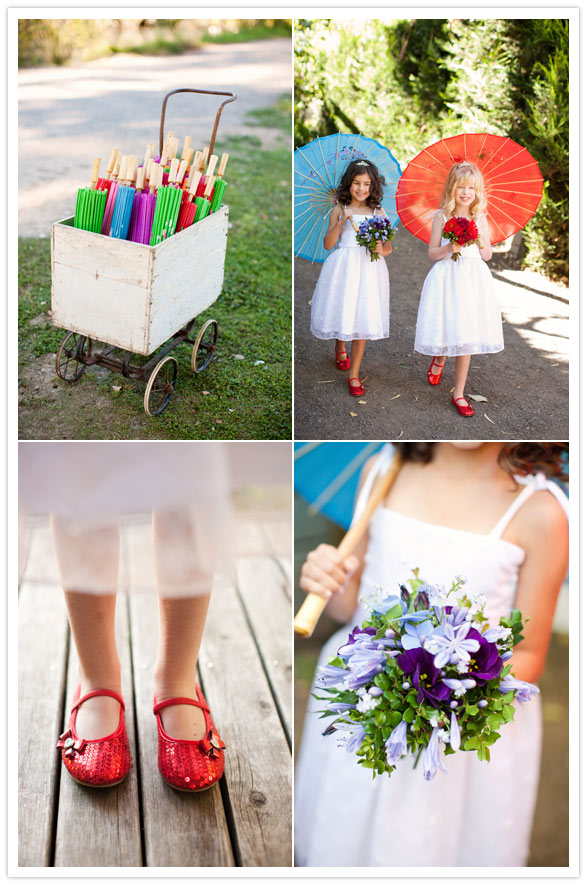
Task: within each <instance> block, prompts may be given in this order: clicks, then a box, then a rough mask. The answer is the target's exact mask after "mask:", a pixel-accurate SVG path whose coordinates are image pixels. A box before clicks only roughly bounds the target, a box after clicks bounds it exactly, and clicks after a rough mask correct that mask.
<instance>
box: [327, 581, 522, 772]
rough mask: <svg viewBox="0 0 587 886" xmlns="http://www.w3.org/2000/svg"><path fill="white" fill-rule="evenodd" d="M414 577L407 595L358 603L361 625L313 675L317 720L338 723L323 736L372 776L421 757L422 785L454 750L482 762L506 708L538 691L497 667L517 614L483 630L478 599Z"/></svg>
mask: <svg viewBox="0 0 587 886" xmlns="http://www.w3.org/2000/svg"><path fill="white" fill-rule="evenodd" d="M414 575H415V576H416V578H415V579H413V580H411V581H409V582H407V584H408V585H410V586H411V591H410V590H408V588H407V587H406V586H404V585H402V586H401V587H400V595H399V596H385V595H384V594H383V592H382V591H381V589H377V590H376V591H375V592H374V594H373V595H371V597H370V598H369V599H368V600H365V599H363V602H366V603H367V605H368V606H369V607H370V608H371V610H372V611H371V614H370V616H369V618H368V619H367V620H366V621H364V622H363V625H362V626H361V627H358V626H357V627H355V628H353V630H352V632H351V633H350V634H349V638H348V641H347V642H346V643H345V644H344V645H343V646H341V647H340V649H339V650H338V655H337V656H336V657H335V658H333V659H330V662H329V664H327V665H326V666H324V667H322V668H319V670H318V676H317V682H318V685H319V686H320V687H321V688H322V689H323V690H324V692H325V693H326V695H322V696H314V697H315V698H318V699H319V700H320V701H326V702H327V705H326V708H325V710H323V711H321V712H320V713H321V716H322V717H329V716H332V715H333V714H336V715H337V716H336V719H335V720H334V721H333V723H331V725H330V726H329V727H328V728H327V729H326V731H325V732H324V735H331V734H336V735H337V736H338V738H339V742H340V744H341V745H343V746H345V747H346V750H347V751H348V752H349V753H355V754H356V755H357V757H358V762H359V763H360V765H361V766H365V767H366V768H367V769H371V770H373V777H374V778H375V775H377V774H380V775H381V774H383V773H384V772H387V773H390V774H391V773H392V772H393V770H394V769H395V768H396V763H397V762H398V760H400V759H401V758H402V757H404V756H406V755H407V754H416V755H417V758H416V762H417V760H418V758H419V756H420V754H421V753H422V752H423V754H424V760H423V768H424V778H426V779H427V780H430V779H432V778H434V776H435V775H436V772H437V770H438V769H441V770H442V771H443V772H446V769H445V768H444V766H443V763H442V758H443V756H444V755H445V754H454V753H455V752H456V751H458V750H463V751H477V756H478V757H479V759H480V760H486V761H489V759H490V751H489V749H490V747H491V745H492V744H494V743H495V742H496V741H497V740H498V739H499V737H500V734H499V730H500V728H501V727H502V726H503V724H504V723H509V722H511V721H512V720H513V719H514V710H515V709H514V706H513V704H512V702H513V701H514V700H516V701H518V702H525V701H528V700H529V699H530V698H532V696H533V695H535V694H536V693H537V692H539V689H538V687H536V686H534V685H533V684H531V683H525V682H523V681H522V680H516V679H515V677H514V676H513V675H512V674H511V673H510V670H511V666H510V665H508V664H507V663H506V662H507V661H508V659H509V658H511V656H512V650H513V647H514V646H515V645H516V644H517V643H519V642H520V640H521V639H522V615H521V613H520V611H519V610H517V609H513V610H512V612H511V613H510V615H509V617H508V618H501V619H500V623H499V625H498V626H497V627H490V626H489V621H488V619H487V617H486V616H485V615H484V608H485V603H486V601H485V599H484V598H483V597H482V596H481V595H479V596H477V597H475V598H473V599H469V597H467V596H466V595H465V594H461V592H462V587H463V584H464V583H465V579H464V578H462V577H457V578H455V580H454V582H453V584H452V586H451V588H450V589H449V591H448V592H447V591H446V590H445V589H444V588H439V587H436V586H431V585H429V584H426V583H425V582H423V581H422V580H421V579H419V578H418V570H414ZM414 765H415V764H414Z"/></svg>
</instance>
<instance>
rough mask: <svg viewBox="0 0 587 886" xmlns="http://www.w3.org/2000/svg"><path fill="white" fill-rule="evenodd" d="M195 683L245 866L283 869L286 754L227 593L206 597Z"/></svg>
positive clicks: (287, 820)
mask: <svg viewBox="0 0 587 886" xmlns="http://www.w3.org/2000/svg"><path fill="white" fill-rule="evenodd" d="M199 667H200V678H201V680H202V688H203V690H204V694H205V695H206V697H207V699H208V701H209V702H210V705H211V708H212V711H213V715H214V720H215V723H216V726H217V727H218V730H219V732H220V734H221V736H222V738H223V740H224V742H225V744H226V746H227V751H226V769H225V778H226V785H227V788H228V795H229V798H230V804H231V809H232V817H233V820H234V825H235V830H236V836H237V841H238V848H239V861H240V864H242V865H243V866H246V867H254V866H259V867H265V866H275V867H280V866H290V865H291V755H290V753H289V749H288V746H287V741H286V737H285V734H284V732H283V729H282V727H281V724H280V721H279V717H278V715H277V711H276V709H275V705H274V703H273V698H272V696H271V692H270V689H269V686H268V684H267V680H266V678H265V674H264V673H263V668H262V665H261V662H260V660H259V655H258V653H257V649H256V647H255V643H254V641H253V638H252V636H251V633H250V631H249V628H248V625H247V623H246V620H245V616H244V613H243V610H242V608H241V605H240V602H239V599H238V595H237V593H236V590H234V589H221V590H218V592H217V593H213V594H212V602H211V605H210V610H209V614H208V620H207V623H206V631H205V633H204V640H203V644H202V649H201V651H200V665H199Z"/></svg>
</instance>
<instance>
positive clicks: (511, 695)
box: [502, 689, 516, 704]
mask: <svg viewBox="0 0 587 886" xmlns="http://www.w3.org/2000/svg"><path fill="white" fill-rule="evenodd" d="M515 697H516V693H515V691H514V690H513V689H510V691H509V692H506V694H505V695H504V696H503V699H502V702H503V704H510V703H511V702H512V701H513V700H514V698H515Z"/></svg>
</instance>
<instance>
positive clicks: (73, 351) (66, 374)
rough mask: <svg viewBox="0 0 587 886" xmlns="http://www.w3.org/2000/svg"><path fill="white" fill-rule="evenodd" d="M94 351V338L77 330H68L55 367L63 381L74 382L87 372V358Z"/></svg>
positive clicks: (60, 346)
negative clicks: (80, 333)
mask: <svg viewBox="0 0 587 886" xmlns="http://www.w3.org/2000/svg"><path fill="white" fill-rule="evenodd" d="M91 353H92V339H91V338H88V337H87V336H85V335H79V333H77V332H68V333H67V335H66V336H65V338H64V339H63V341H62V342H61V344H60V345H59V350H58V351H57V356H56V358H55V368H56V370H57V375H58V376H59V378H62V379H63V381H67V382H69V383H70V384H73V382H74V381H77V380H78V378H81V377H82V375H83V374H84V372H85V369H86V364H85V362H84V361H85V360H86V359H87V358H88V357H89V356H90V355H91Z"/></svg>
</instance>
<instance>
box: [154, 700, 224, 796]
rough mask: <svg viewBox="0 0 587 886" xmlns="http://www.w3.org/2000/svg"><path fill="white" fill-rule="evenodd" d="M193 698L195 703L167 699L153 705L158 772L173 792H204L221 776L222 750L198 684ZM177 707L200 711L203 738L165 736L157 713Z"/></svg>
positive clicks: (222, 767)
mask: <svg viewBox="0 0 587 886" xmlns="http://www.w3.org/2000/svg"><path fill="white" fill-rule="evenodd" d="M196 694H197V696H198V701H195V700H194V699H193V698H168V699H166V700H165V701H160V702H157V701H155V706H154V707H153V713H154V714H155V716H156V717H157V733H158V738H159V750H158V759H159V772H160V773H161V775H162V776H163V778H164V779H165V781H166V782H167V784H168V785H170V787H172V788H175V790H176V791H188V792H190V791H205V790H207V789H208V788H211V787H212V786H213V785H214V784H216V782H217V781H218V779H219V778H220V777H221V776H222V773H223V772H224V747H225V746H224V743H223V742H222V739H221V738H220V736H219V735H218V733H217V732H216V727H215V726H214V723H213V722H212V717H211V716H210V708H209V707H208V705H207V704H206V699H205V698H204V696H203V695H202V691H201V689H200V687H199V686H198V685H197V684H196ZM176 704H191V705H193V706H194V707H196V708H201V709H202V711H203V712H204V719H205V721H206V738H203V739H201V740H200V741H189V740H187V739H182V738H172V736H171V735H167V733H166V732H165V730H164V729H163V723H162V722H161V717H160V716H159V711H161V710H162V709H163V708H167V707H170V706H171V705H176Z"/></svg>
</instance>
